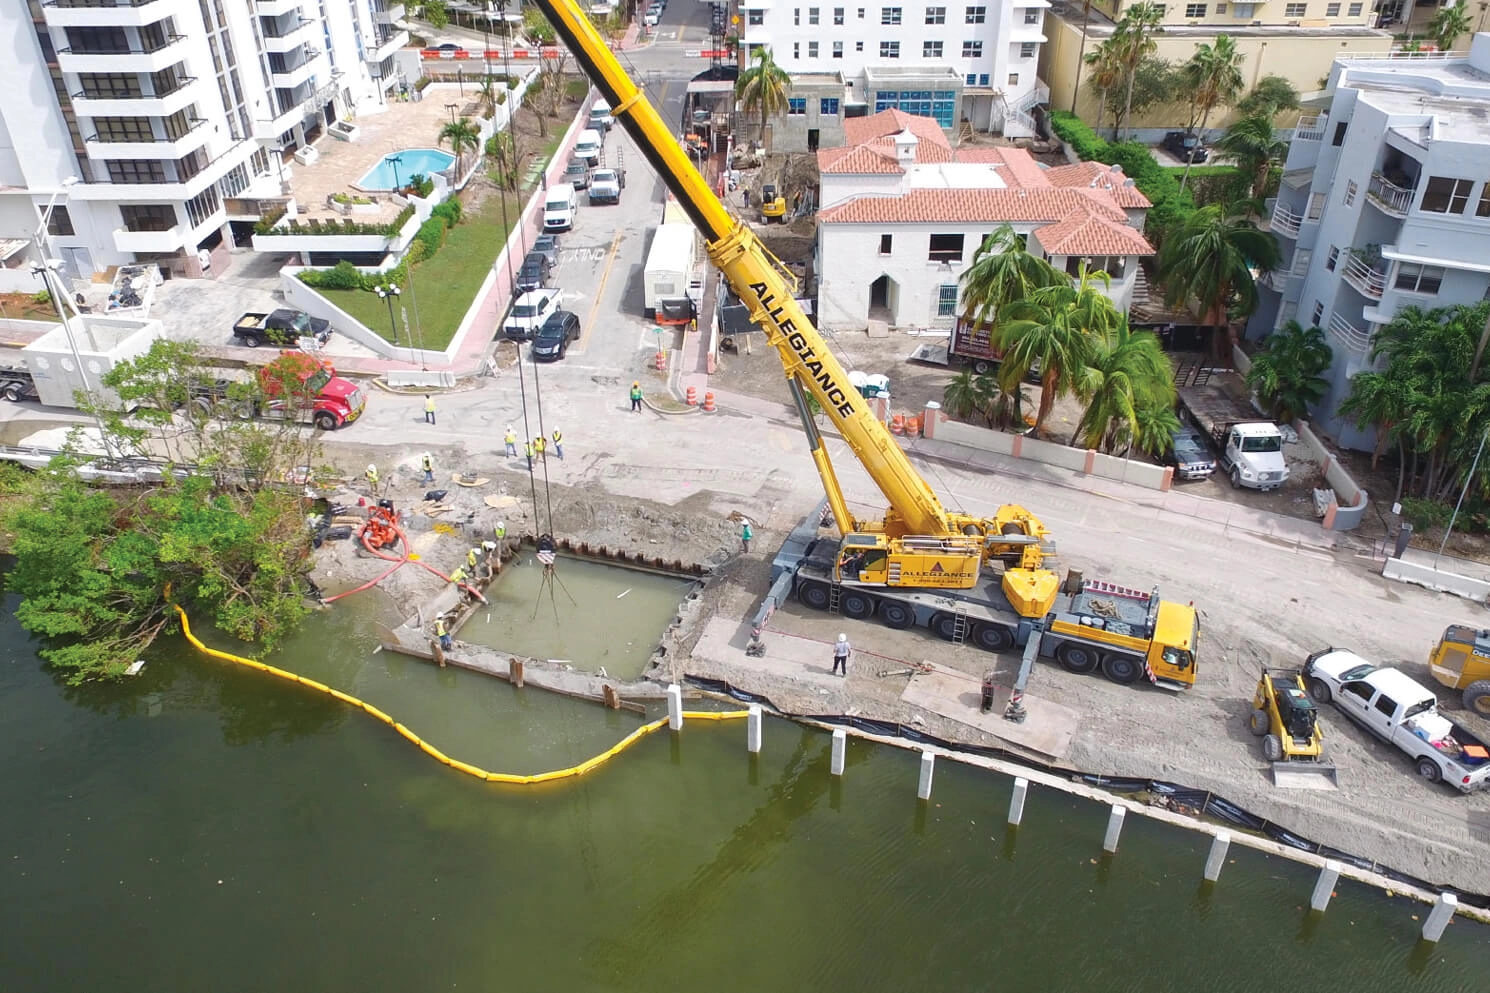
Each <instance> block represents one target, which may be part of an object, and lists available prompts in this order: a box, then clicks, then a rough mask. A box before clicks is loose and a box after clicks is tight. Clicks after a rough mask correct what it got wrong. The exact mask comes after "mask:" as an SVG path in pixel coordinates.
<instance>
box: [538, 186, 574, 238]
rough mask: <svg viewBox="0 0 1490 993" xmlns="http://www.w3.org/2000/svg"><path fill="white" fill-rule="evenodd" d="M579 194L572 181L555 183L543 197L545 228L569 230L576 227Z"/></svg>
mask: <svg viewBox="0 0 1490 993" xmlns="http://www.w3.org/2000/svg"><path fill="white" fill-rule="evenodd" d="M578 206H579V196H578V194H576V193H575V192H574V186H573V185H572V184H570V183H555V184H554V185H553V186H550V187H549V188H548V192H547V193H546V194H544V197H543V230H545V231H568V230H569V229H570V228H572V227H574V211H575V208H576V207H578Z"/></svg>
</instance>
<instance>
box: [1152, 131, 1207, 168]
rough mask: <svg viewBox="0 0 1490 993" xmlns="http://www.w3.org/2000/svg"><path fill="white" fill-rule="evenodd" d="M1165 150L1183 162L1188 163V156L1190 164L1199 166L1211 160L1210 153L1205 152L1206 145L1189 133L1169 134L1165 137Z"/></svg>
mask: <svg viewBox="0 0 1490 993" xmlns="http://www.w3.org/2000/svg"><path fill="white" fill-rule="evenodd" d="M1163 148H1164V150H1165V151H1166V152H1168V153H1169V154H1170V155H1173V156H1174V157H1175V158H1177V159H1179V160H1180V161H1181V162H1184V161H1186V156H1188V157H1189V161H1190V162H1193V163H1195V164H1196V165H1199V164H1200V163H1202V162H1204V161H1205V160H1206V159H1208V158H1210V153H1209V152H1207V151H1206V150H1205V145H1203V144H1201V141H1200V137H1199V136H1198V135H1193V134H1190V133H1189V132H1187V131H1171V132H1169V133H1168V134H1167V135H1165V136H1164V143H1163Z"/></svg>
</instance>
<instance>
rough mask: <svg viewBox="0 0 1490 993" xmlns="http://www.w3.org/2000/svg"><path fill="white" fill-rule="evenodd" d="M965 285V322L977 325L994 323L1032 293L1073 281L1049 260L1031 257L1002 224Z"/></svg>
mask: <svg viewBox="0 0 1490 993" xmlns="http://www.w3.org/2000/svg"><path fill="white" fill-rule="evenodd" d="M961 282H962V308H963V309H962V316H963V319H964V320H966V321H968V322H970V323H972V324H975V325H976V324H992V323H994V322H995V321H997V320H998V319H999V311H1000V310H1001V309H1002V308H1003V307H1004V306H1006V305H1007V304H1010V303H1012V302H1014V301H1015V300H1023V299H1024V298H1025V297H1026V296H1027V295H1028V294H1029V293H1030V291H1031V290H1036V289H1039V288H1040V287H1042V286H1059V285H1062V284H1066V283H1068V282H1069V279H1068V278H1067V276H1066V274H1065V273H1063V272H1061V271H1060V270H1059V269H1057V268H1055V267H1054V266H1053V265H1051V264H1050V263H1049V262H1047V261H1046V260H1045V259H1042V258H1040V256H1038V255H1031V254H1030V253H1029V252H1028V251H1027V250H1026V248H1025V243H1024V239H1022V238H1021V237H1020V236H1019V235H1017V234H1015V233H1014V228H1013V227H1012V226H1010V225H1008V224H1001V225H999V227H998V228H997V229H996V230H995V231H994V232H993V233H992V234H990V235H989V236H988V237H987V238H984V239H983V244H981V245H979V246H978V250H977V251H976V252H974V253H973V261H972V264H971V265H969V266H968V267H967V271H965V272H964V273H963V274H962V280H961Z"/></svg>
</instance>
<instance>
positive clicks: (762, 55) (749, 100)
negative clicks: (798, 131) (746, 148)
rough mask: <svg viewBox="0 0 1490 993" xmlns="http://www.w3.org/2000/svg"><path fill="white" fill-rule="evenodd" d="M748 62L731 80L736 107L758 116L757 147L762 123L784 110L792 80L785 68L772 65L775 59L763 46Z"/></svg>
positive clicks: (762, 137)
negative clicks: (738, 74)
mask: <svg viewBox="0 0 1490 993" xmlns="http://www.w3.org/2000/svg"><path fill="white" fill-rule="evenodd" d="M751 61H752V64H751V66H750V68H748V69H746V70H745V71H744V72H742V73H740V77H739V78H738V79H736V80H735V98H736V99H738V100H739V101H740V108H741V109H742V110H744V111H745V113H746V114H747V115H749V114H759V115H760V118H761V144H763V145H764V144H765V142H766V124H767V122H768V121H770V119H771V118H772V117H774V116H775V115H777V114H780V113H781V112H782V111H783V110H785V109H786V105H787V103H786V102H787V94H788V93H790V92H791V88H792V79H791V76H789V75H787V71H786V70H785V69H783V68H781V66H779V65H777V64H776V58H775V57H774V56H773V55H772V54H771V51H770V49H768V48H767V47H766V46H765V45H760V46H758V47H757V48H756V50H755V52H754V54H753V55H752V56H751Z"/></svg>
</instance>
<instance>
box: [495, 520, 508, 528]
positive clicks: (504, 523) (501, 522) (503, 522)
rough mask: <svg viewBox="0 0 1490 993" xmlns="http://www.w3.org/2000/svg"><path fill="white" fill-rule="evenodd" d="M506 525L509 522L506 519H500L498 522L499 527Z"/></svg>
mask: <svg viewBox="0 0 1490 993" xmlns="http://www.w3.org/2000/svg"><path fill="white" fill-rule="evenodd" d="M506 526H507V522H506V521H498V522H497V527H499V528H505V527H506Z"/></svg>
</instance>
